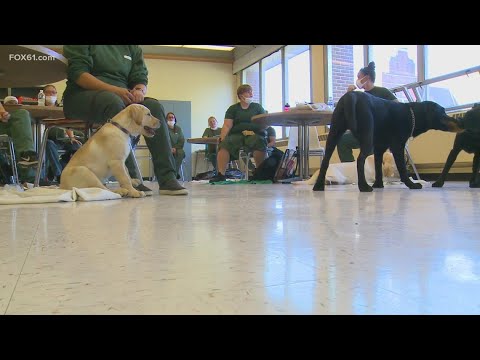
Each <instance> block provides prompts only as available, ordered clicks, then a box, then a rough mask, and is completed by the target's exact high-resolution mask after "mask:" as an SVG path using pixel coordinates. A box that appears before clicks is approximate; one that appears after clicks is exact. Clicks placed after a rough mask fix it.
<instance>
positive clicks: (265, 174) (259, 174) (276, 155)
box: [251, 148, 284, 181]
mask: <svg viewBox="0 0 480 360" xmlns="http://www.w3.org/2000/svg"><path fill="white" fill-rule="evenodd" d="M283 154H284V152H283V151H282V150H279V149H277V148H274V149H273V151H272V153H271V154H270V156H269V157H268V158H267V159H265V160H264V161H263V162H262V163H261V164H260V166H259V167H258V168H256V169H255V172H254V173H253V175H252V178H251V180H271V181H274V178H275V173H276V172H277V169H278V166H279V165H280V162H281V161H282V157H283Z"/></svg>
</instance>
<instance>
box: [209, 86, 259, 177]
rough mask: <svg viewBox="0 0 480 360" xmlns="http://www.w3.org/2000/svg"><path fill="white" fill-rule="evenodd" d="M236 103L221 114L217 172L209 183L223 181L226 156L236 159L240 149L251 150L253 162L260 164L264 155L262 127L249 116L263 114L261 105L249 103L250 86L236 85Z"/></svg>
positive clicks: (226, 163) (251, 95)
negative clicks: (221, 122)
mask: <svg viewBox="0 0 480 360" xmlns="http://www.w3.org/2000/svg"><path fill="white" fill-rule="evenodd" d="M237 97H238V99H239V100H240V102H238V103H236V104H234V105H232V106H230V107H229V108H228V110H227V111H226V113H225V120H224V121H223V127H222V131H221V133H220V144H219V145H218V154H217V175H216V176H215V177H213V178H212V179H211V180H210V182H217V181H225V180H226V177H225V172H226V170H227V165H228V162H229V161H230V157H231V158H233V159H235V160H237V159H238V155H239V152H240V149H241V148H244V149H245V150H246V151H247V153H248V152H250V151H253V158H254V159H255V164H256V165H257V167H258V166H260V164H261V163H262V162H263V160H265V158H266V151H267V142H266V140H265V136H266V134H265V130H263V129H262V128H261V126H260V125H258V124H255V123H253V122H252V117H253V116H255V115H259V114H265V113H266V111H265V109H264V108H263V107H262V105H260V104H258V103H255V102H253V89H252V87H251V86H250V85H248V84H243V85H240V86H239V87H238V89H237Z"/></svg>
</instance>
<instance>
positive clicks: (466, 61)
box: [425, 45, 480, 89]
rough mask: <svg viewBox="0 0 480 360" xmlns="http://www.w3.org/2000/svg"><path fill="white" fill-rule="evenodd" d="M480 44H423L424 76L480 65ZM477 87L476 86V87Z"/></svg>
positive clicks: (427, 77) (434, 75)
mask: <svg viewBox="0 0 480 360" xmlns="http://www.w3.org/2000/svg"><path fill="white" fill-rule="evenodd" d="M479 54H480V45H427V46H425V78H426V79H431V78H434V77H437V76H440V75H445V74H448V73H452V72H455V71H459V70H464V69H468V68H470V67H474V66H478V65H480V61H479V60H480V56H479ZM477 89H478V88H477Z"/></svg>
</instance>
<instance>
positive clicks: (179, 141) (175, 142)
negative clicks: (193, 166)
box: [165, 112, 185, 179]
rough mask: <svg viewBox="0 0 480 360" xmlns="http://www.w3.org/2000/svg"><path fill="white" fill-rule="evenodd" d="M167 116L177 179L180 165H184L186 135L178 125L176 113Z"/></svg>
mask: <svg viewBox="0 0 480 360" xmlns="http://www.w3.org/2000/svg"><path fill="white" fill-rule="evenodd" d="M165 118H166V119H167V125H168V133H169V135H170V142H171V143H172V154H173V157H174V158H175V169H176V174H177V179H180V166H182V161H183V159H184V158H185V150H183V146H184V145H185V136H183V131H182V128H181V127H180V126H178V125H177V117H176V116H175V114H174V113H172V112H169V113H167V115H166V116H165Z"/></svg>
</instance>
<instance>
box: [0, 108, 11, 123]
mask: <svg viewBox="0 0 480 360" xmlns="http://www.w3.org/2000/svg"><path fill="white" fill-rule="evenodd" d="M8 119H10V113H9V112H8V111H0V121H1V122H8Z"/></svg>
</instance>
